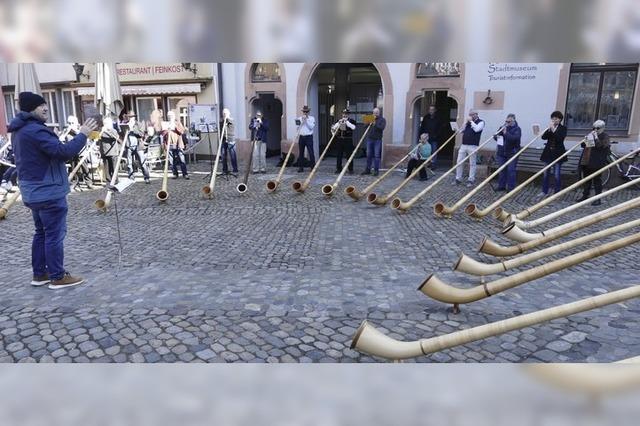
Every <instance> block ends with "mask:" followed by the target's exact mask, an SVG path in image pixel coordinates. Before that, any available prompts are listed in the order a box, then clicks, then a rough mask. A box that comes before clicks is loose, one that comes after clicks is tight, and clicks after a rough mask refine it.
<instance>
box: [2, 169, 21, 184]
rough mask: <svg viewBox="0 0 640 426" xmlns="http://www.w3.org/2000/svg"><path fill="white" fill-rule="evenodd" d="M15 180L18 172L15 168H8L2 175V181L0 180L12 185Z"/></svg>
mask: <svg viewBox="0 0 640 426" xmlns="http://www.w3.org/2000/svg"><path fill="white" fill-rule="evenodd" d="M17 178H18V170H17V169H16V168H15V167H9V168H8V169H7V170H5V172H4V173H3V174H2V179H1V180H2V181H3V182H11V183H12V184H14V185H15V184H16V179H17Z"/></svg>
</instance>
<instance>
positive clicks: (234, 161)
mask: <svg viewBox="0 0 640 426" xmlns="http://www.w3.org/2000/svg"><path fill="white" fill-rule="evenodd" d="M227 154H228V155H229V157H231V167H232V170H233V173H238V156H237V154H236V145H235V144H233V145H229V144H228V143H226V142H222V171H223V172H224V173H227V172H228V171H229V166H227Z"/></svg>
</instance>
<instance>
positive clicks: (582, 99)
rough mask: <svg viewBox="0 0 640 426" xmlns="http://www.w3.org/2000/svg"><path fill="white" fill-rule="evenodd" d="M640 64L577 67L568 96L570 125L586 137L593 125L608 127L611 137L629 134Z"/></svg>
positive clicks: (573, 73)
mask: <svg viewBox="0 0 640 426" xmlns="http://www.w3.org/2000/svg"><path fill="white" fill-rule="evenodd" d="M637 76H638V64H573V65H571V74H570V77H569V90H568V93H567V108H566V114H565V116H566V125H567V129H568V130H569V132H573V133H575V134H584V133H585V132H587V131H589V130H591V127H592V125H593V122H594V121H596V120H598V119H601V120H604V121H605V123H607V127H606V131H607V133H610V134H614V135H624V134H628V132H629V122H630V120H631V107H632V105H633V94H634V91H635V85H636V79H637Z"/></svg>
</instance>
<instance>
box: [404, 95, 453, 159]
mask: <svg viewBox="0 0 640 426" xmlns="http://www.w3.org/2000/svg"><path fill="white" fill-rule="evenodd" d="M431 105H434V106H435V107H436V116H437V117H438V118H439V119H440V122H441V123H442V124H443V126H442V131H441V134H440V135H439V139H440V142H441V143H442V142H444V141H446V140H447V139H449V137H451V135H453V133H454V130H453V129H452V128H451V125H448V124H447V123H451V122H456V119H457V117H458V102H457V101H456V100H455V99H454V98H452V97H451V96H449V94H448V92H447V91H446V90H424V91H423V94H422V96H420V97H418V98H416V99H415V101H414V102H413V107H412V111H411V119H412V120H411V121H412V123H411V129H412V133H411V144H412V145H414V144H415V143H416V142H417V140H418V138H419V137H420V124H421V122H422V118H423V117H424V116H425V115H426V114H427V112H428V110H429V106H431ZM454 147H455V143H453V142H450V143H448V144H447V146H446V147H445V148H444V149H443V150H442V151H440V152H439V153H438V157H439V159H441V160H442V162H443V163H444V162H446V163H447V164H448V163H450V162H451V161H452V160H453V152H454Z"/></svg>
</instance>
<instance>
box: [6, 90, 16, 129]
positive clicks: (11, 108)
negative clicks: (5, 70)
mask: <svg viewBox="0 0 640 426" xmlns="http://www.w3.org/2000/svg"><path fill="white" fill-rule="evenodd" d="M15 101H16V100H15V98H14V97H13V93H5V94H4V108H5V111H4V113H5V114H6V116H7V123H9V122H11V120H13V117H15V116H16V110H15Z"/></svg>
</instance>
